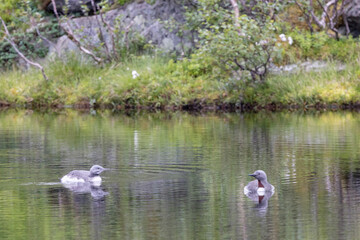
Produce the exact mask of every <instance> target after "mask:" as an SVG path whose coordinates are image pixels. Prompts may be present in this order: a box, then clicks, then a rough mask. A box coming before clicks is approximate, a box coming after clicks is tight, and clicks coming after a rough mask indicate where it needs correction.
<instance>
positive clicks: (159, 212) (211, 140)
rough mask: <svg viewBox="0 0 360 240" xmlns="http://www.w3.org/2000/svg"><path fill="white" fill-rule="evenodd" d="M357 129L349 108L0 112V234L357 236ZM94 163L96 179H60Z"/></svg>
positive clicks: (15, 236)
mask: <svg viewBox="0 0 360 240" xmlns="http://www.w3.org/2000/svg"><path fill="white" fill-rule="evenodd" d="M359 133H360V114H358V113H351V112H336V113H332V112H329V113H321V114H320V113H307V114H297V113H257V114H206V115H191V114H186V113H182V114H180V113H174V114H155V113H154V114H145V113H143V114H135V115H125V114H112V113H111V112H103V113H97V114H96V115H90V114H84V113H79V112H75V111H70V110H69V111H61V112H59V113H37V112H27V111H13V110H12V111H2V112H0V239H359V236H360V150H359V149H360V148H359V147H360V134H359ZM95 163H96V164H100V165H102V166H104V167H108V168H112V169H113V170H112V171H108V172H104V173H103V174H102V177H103V184H102V186H101V187H100V188H96V187H92V188H91V187H88V188H87V189H82V190H81V191H78V190H75V189H72V190H71V189H68V188H65V187H64V186H63V185H61V184H60V183H59V178H60V177H61V176H62V175H64V174H66V173H67V172H69V171H70V170H73V169H89V168H90V166H91V165H93V164H95ZM256 169H263V170H265V171H266V172H267V174H268V178H269V182H270V183H272V184H273V185H274V186H275V187H276V191H275V193H274V195H273V196H272V197H270V198H269V200H268V201H266V200H263V201H260V203H259V199H255V201H253V200H251V199H249V198H248V197H247V196H245V195H244V193H243V187H244V186H245V184H246V183H247V182H249V181H250V180H253V179H251V177H249V176H248V174H250V173H252V172H253V171H254V170H256Z"/></svg>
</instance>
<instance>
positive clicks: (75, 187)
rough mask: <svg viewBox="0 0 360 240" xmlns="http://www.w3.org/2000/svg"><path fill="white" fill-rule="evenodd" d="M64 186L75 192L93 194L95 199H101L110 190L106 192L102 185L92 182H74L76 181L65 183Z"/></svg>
mask: <svg viewBox="0 0 360 240" xmlns="http://www.w3.org/2000/svg"><path fill="white" fill-rule="evenodd" d="M63 186H64V187H65V188H67V189H69V190H70V191H72V192H73V193H75V194H88V193H90V194H91V197H93V198H94V199H95V200H101V199H103V198H104V197H105V196H106V195H108V194H109V193H108V192H105V191H104V190H103V189H102V187H101V186H97V185H94V184H91V183H90V182H74V183H63Z"/></svg>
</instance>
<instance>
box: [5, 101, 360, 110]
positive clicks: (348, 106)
mask: <svg viewBox="0 0 360 240" xmlns="http://www.w3.org/2000/svg"><path fill="white" fill-rule="evenodd" d="M154 105H155V104H154ZM8 109H24V110H63V109H72V110H76V111H88V110H114V111H133V110H140V111H142V110H144V111H164V112H171V111H174V112H176V111H184V112H214V111H216V112H238V111H240V112H258V111H263V110H265V111H271V112H277V111H290V112H291V111H299V110H302V111H308V110H309V111H310V110H316V111H343V110H360V103H342V104H326V103H317V104H315V105H314V104H309V105H299V104H288V105H286V104H279V103H278V104H277V103H269V104H266V105H260V104H242V105H241V106H239V105H237V104H235V103H223V104H206V103H201V104H200V103H198V104H197V103H194V104H184V105H180V106H171V105H167V106H161V107H155V106H140V105H116V106H114V105H112V104H94V105H91V104H90V103H89V102H79V103H76V104H73V105H64V104H58V103H54V104H48V105H45V104H26V105H23V104H21V105H20V104H16V103H8V102H6V101H0V111H2V110H8Z"/></svg>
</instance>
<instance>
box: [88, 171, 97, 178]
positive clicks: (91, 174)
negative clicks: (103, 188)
mask: <svg viewBox="0 0 360 240" xmlns="http://www.w3.org/2000/svg"><path fill="white" fill-rule="evenodd" d="M96 176H99V174H96V173H92V172H90V175H89V177H96Z"/></svg>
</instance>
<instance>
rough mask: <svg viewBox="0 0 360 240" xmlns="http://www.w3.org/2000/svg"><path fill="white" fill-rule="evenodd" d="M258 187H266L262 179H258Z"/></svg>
mask: <svg viewBox="0 0 360 240" xmlns="http://www.w3.org/2000/svg"><path fill="white" fill-rule="evenodd" d="M258 188H265V187H264V185H263V184H262V182H261V181H260V180H258Z"/></svg>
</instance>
